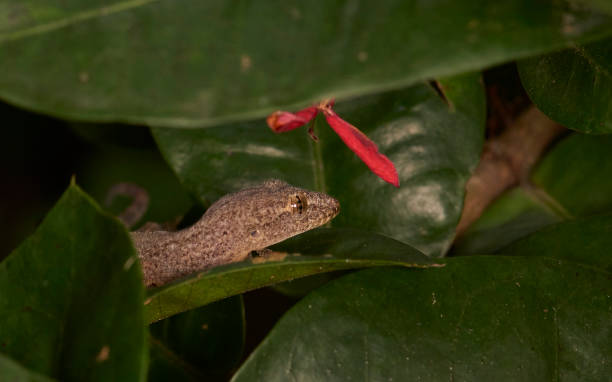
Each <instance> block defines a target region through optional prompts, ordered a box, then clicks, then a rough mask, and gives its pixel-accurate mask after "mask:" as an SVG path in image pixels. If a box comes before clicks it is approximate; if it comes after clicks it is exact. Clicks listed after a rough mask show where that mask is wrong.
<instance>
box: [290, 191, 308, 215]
mask: <svg viewBox="0 0 612 382" xmlns="http://www.w3.org/2000/svg"><path fill="white" fill-rule="evenodd" d="M289 205H290V207H291V213H294V214H301V213H302V212H304V211H306V208H307V207H308V203H307V202H306V196H305V195H300V194H296V195H293V196H291V197H290V198H289Z"/></svg>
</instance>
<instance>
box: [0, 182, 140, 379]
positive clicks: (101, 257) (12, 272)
mask: <svg viewBox="0 0 612 382" xmlns="http://www.w3.org/2000/svg"><path fill="white" fill-rule="evenodd" d="M143 289H144V288H143V284H142V276H141V271H140V267H139V263H138V260H137V255H136V253H135V250H134V248H133V247H132V245H131V242H130V238H129V236H128V234H127V232H126V231H125V229H124V228H123V226H122V225H121V224H120V223H119V222H118V221H117V220H116V219H114V218H112V217H110V216H109V215H107V214H104V213H102V212H101V210H100V208H99V207H98V206H97V205H96V204H95V203H94V202H93V201H92V200H91V199H90V198H89V197H88V196H87V195H85V194H84V193H83V192H82V191H81V190H80V189H79V188H78V187H76V186H74V185H71V186H70V187H69V188H68V190H67V191H66V192H65V193H64V195H63V196H62V198H61V199H60V200H59V202H58V203H57V204H56V206H55V207H54V208H53V209H52V210H51V212H49V214H48V216H47V217H46V218H45V220H44V222H43V223H42V224H41V226H40V227H39V228H38V230H37V231H36V233H34V234H33V235H32V236H31V237H30V238H29V239H27V240H26V241H25V242H24V243H23V244H22V245H21V246H20V247H19V248H18V249H17V250H15V251H14V252H13V253H12V254H11V255H10V256H9V257H8V258H6V259H5V260H4V262H2V263H1V264H0V344H1V349H2V352H4V353H6V354H7V355H9V356H11V357H12V358H13V359H15V360H16V361H18V362H20V363H21V364H22V365H23V366H25V367H27V368H29V369H31V370H32V371H35V372H38V373H41V374H46V375H49V376H51V377H54V378H58V379H60V380H62V381H84V380H87V381H98V380H100V381H108V380H113V379H117V380H132V381H137V380H143V379H144V377H145V374H146V363H147V362H146V358H147V353H146V346H145V333H146V332H145V323H144V320H143V307H142V301H143V297H144V296H143V294H144V293H143Z"/></svg>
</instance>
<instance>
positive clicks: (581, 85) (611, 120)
mask: <svg viewBox="0 0 612 382" xmlns="http://www.w3.org/2000/svg"><path fill="white" fill-rule="evenodd" d="M519 72H520V75H521V81H522V82H523V86H524V87H525V89H526V90H527V93H528V94H529V97H530V98H531V100H532V101H533V102H534V103H535V104H536V105H537V106H538V108H540V109H541V110H542V111H543V112H544V113H546V115H548V116H549V117H550V118H551V119H554V120H555V121H557V122H559V123H561V124H562V125H564V126H566V127H569V128H570V129H574V130H578V131H581V132H585V133H594V134H602V133H612V38H608V39H604V40H600V41H597V42H595V43H592V44H588V45H582V44H575V45H574V46H573V47H572V48H570V49H567V50H564V51H561V52H557V53H553V54H549V55H545V56H539V57H534V58H529V59H526V60H523V61H521V62H520V63H519Z"/></svg>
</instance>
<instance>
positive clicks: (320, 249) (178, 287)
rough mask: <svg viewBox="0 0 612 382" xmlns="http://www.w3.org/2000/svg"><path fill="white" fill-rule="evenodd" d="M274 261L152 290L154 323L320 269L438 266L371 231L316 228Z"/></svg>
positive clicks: (149, 310)
mask: <svg viewBox="0 0 612 382" xmlns="http://www.w3.org/2000/svg"><path fill="white" fill-rule="evenodd" d="M273 248H274V249H275V250H276V251H278V252H277V253H276V255H275V256H274V257H272V258H270V259H269V260H267V261H266V259H256V260H253V261H251V260H247V261H244V262H241V263H234V264H230V265H225V266H220V267H215V268H213V269H211V270H209V271H207V272H203V273H201V274H197V275H193V276H191V277H188V278H187V279H184V280H182V281H180V282H177V283H174V284H169V285H166V286H163V287H161V288H156V289H153V290H151V291H150V292H149V297H148V299H147V300H146V301H145V312H146V315H147V318H148V320H149V322H155V321H158V320H161V319H164V318H166V317H170V316H172V315H175V314H177V313H181V312H184V311H187V310H189V309H194V308H197V307H199V306H203V305H206V304H209V303H211V302H213V301H217V300H221V299H224V298H226V297H230V296H234V295H237V294H240V293H244V292H247V291H250V290H253V289H257V288H261V287H264V286H268V285H273V284H276V283H279V282H283V281H287V280H292V279H295V278H299V277H304V276H310V275H314V274H318V273H324V272H331V271H336V270H343V269H355V268H365V267H376V266H385V265H400V266H405V267H429V266H437V264H435V263H434V261H433V260H431V259H429V258H428V257H427V256H425V255H423V254H422V253H420V252H419V251H417V250H416V249H414V248H412V247H410V246H408V245H406V244H403V243H400V242H398V241H395V240H393V239H389V238H386V237H384V236H380V235H376V234H374V233H369V232H361V231H355V230H347V229H317V230H313V231H309V232H306V233H304V234H302V235H299V236H296V237H294V238H291V239H289V240H286V241H285V242H283V243H282V245H280V246H275V247H273Z"/></svg>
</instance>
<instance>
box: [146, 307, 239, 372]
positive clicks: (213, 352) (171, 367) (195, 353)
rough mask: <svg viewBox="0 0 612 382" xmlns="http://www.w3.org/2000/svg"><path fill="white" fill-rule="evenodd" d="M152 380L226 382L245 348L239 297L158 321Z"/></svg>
mask: <svg viewBox="0 0 612 382" xmlns="http://www.w3.org/2000/svg"><path fill="white" fill-rule="evenodd" d="M149 329H150V331H151V337H150V339H151V352H152V356H151V364H150V368H149V381H150V382H152V381H167V380H172V381H177V380H185V381H197V380H199V381H201V380H206V381H227V379H228V376H229V375H230V371H231V370H232V369H233V368H234V367H235V366H236V365H237V364H238V361H240V358H241V357H242V352H243V348H244V334H245V333H244V329H245V328H244V306H243V304H242V297H241V296H236V297H232V298H228V299H225V300H221V301H218V302H216V303H213V304H210V305H207V306H204V307H201V308H198V309H194V310H190V311H188V312H184V313H181V314H178V315H176V316H173V317H170V318H167V319H165V320H163V321H160V322H156V323H154V324H152V325H151V326H149Z"/></svg>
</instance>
